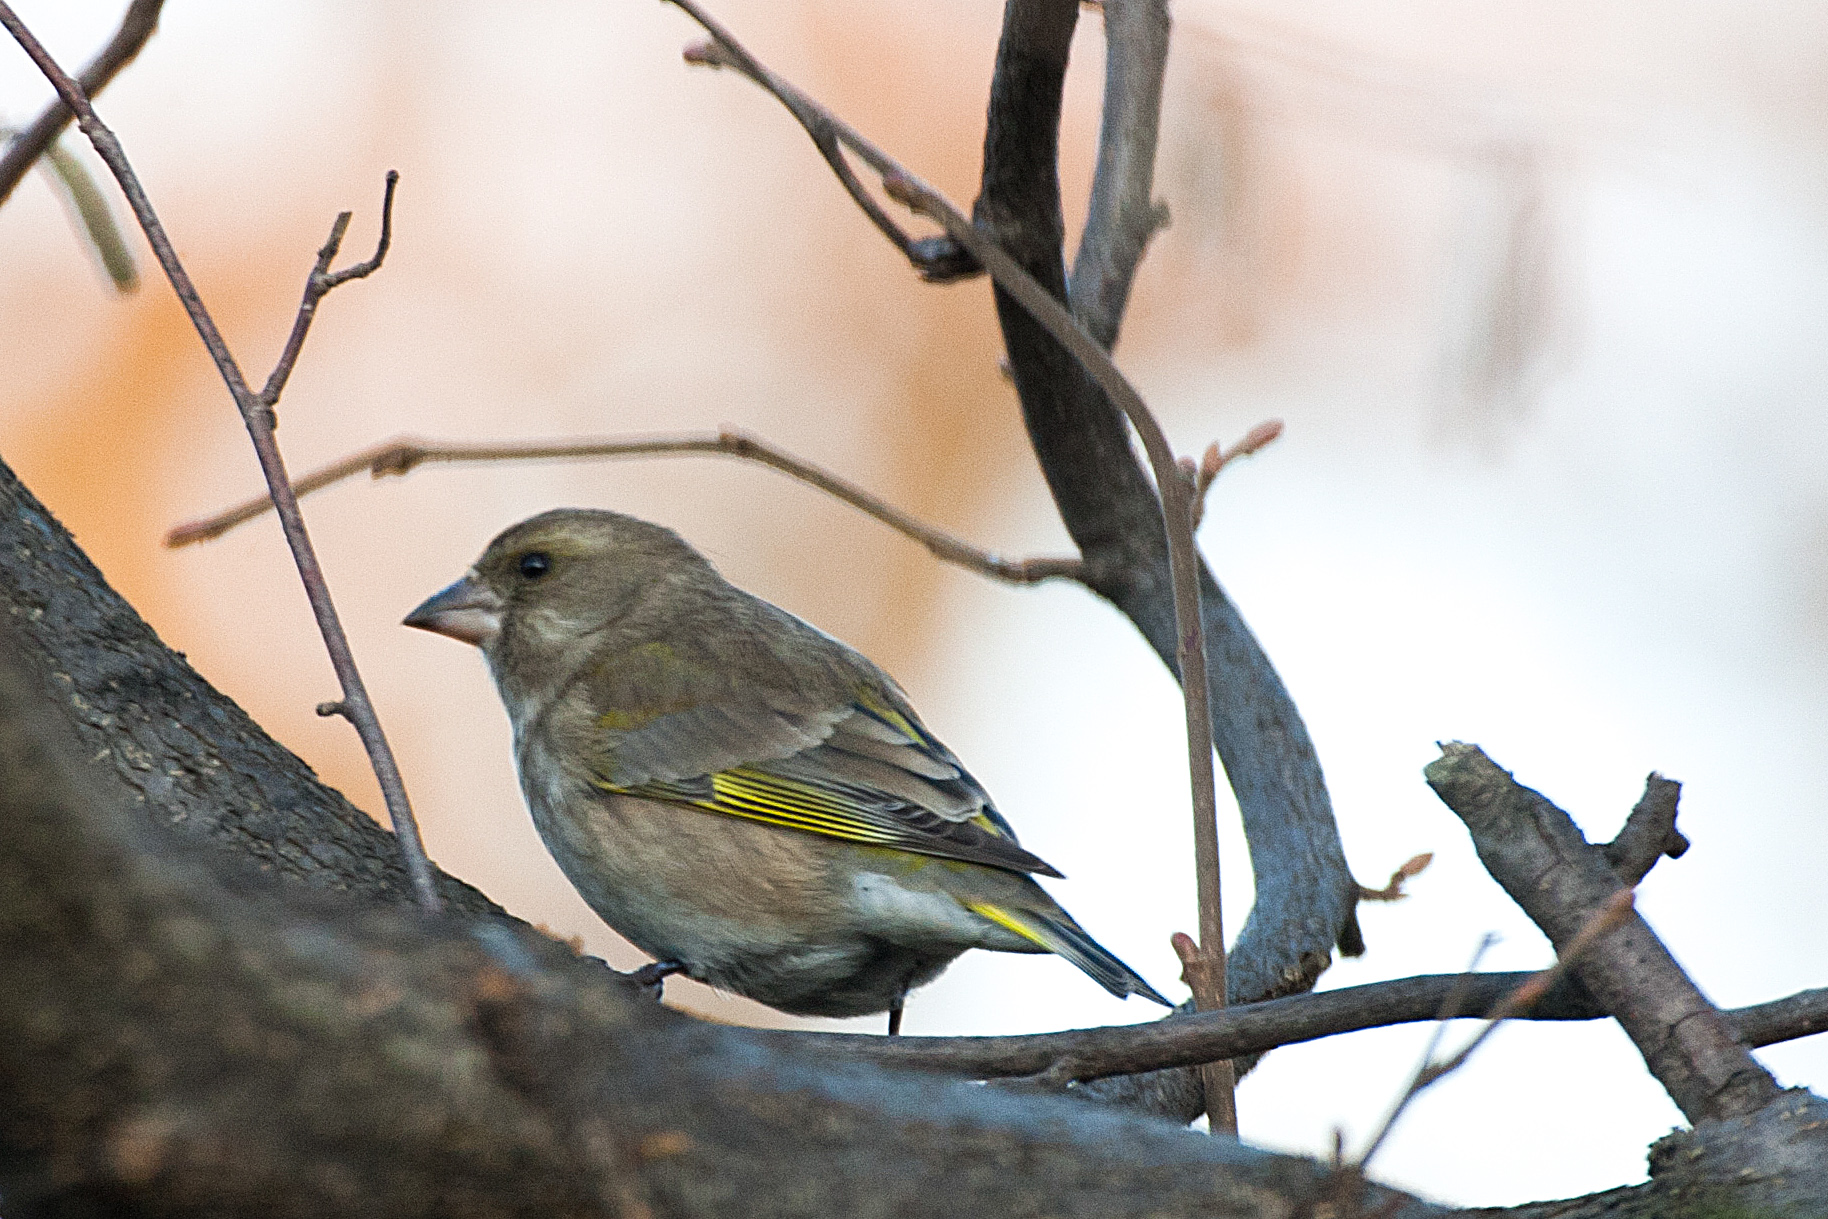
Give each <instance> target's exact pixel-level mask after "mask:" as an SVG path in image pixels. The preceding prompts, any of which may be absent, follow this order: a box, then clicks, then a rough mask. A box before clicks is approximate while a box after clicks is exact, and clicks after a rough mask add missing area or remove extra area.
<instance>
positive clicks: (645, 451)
mask: <svg viewBox="0 0 1828 1219" xmlns="http://www.w3.org/2000/svg"><path fill="white" fill-rule="evenodd" d="M691 455H708V456H722V457H735V458H740V459H742V460H745V461H753V462H758V463H760V464H761V465H765V466H767V467H769V468H770V469H774V470H779V471H780V472H781V473H783V474H785V475H787V476H788V477H789V478H794V479H798V480H799V481H800V482H803V483H806V484H807V485H809V486H813V487H817V488H818V489H819V490H821V491H823V492H825V493H826V494H827V495H830V496H833V497H834V498H836V499H839V500H842V501H843V502H844V503H847V504H849V505H851V506H852V507H853V508H856V509H858V510H859V511H861V512H864V513H867V514H868V515H870V516H872V517H874V518H876V519H877V520H879V521H881V522H882V523H883V524H885V525H887V526H888V527H889V528H891V529H894V530H896V531H897V532H899V533H902V534H905V535H906V536H907V537H910V538H912V539H913V540H914V541H916V542H919V543H920V544H921V545H922V546H925V547H926V548H927V549H928V550H929V551H931V552H932V553H933V554H934V555H936V556H937V557H939V558H941V559H944V560H945V561H946V562H948V563H956V564H958V565H959V566H961V567H964V568H968V569H969V570H971V571H975V572H977V573H978V574H980V575H984V576H989V577H991V578H992V579H997V580H1006V581H1008V582H1009V583H1011V584H1036V583H1039V582H1040V581H1042V580H1046V579H1050V578H1053V577H1056V576H1063V577H1068V578H1073V577H1076V576H1077V575H1078V574H1079V566H1080V565H1079V561H1078V560H1077V559H1048V558H1038V559H1006V558H1004V557H1002V556H1001V555H998V554H995V553H993V552H991V551H988V550H985V549H983V548H982V547H979V546H973V545H972V544H971V543H970V542H967V541H964V540H963V539H961V538H957V537H954V536H953V535H952V534H949V533H947V532H945V531H944V530H942V529H937V528H935V527H933V526H932V525H928V524H926V523H925V522H923V521H920V520H918V519H917V518H915V517H913V516H910V515H909V514H908V513H906V512H903V511H902V510H901V509H899V508H896V507H894V506H893V505H891V504H889V503H887V502H886V501H884V500H883V499H881V498H880V497H878V496H876V495H873V494H871V493H870V492H868V491H866V490H864V489H863V488H862V487H859V486H858V485H857V484H856V483H853V482H850V481H848V480H846V479H843V478H840V477H839V476H838V475H836V474H833V473H831V472H830V471H829V470H825V469H823V468H821V467H819V466H816V465H814V464H813V463H812V462H809V461H807V460H805V459H804V458H800V457H796V456H794V455H793V454H792V453H789V452H787V451H786V450H785V449H780V448H776V447H775V446H774V445H771V444H769V443H768V442H767V441H765V440H761V439H759V438H758V437H755V436H751V435H749V434H748V433H746V432H740V431H736V430H734V429H732V428H724V429H722V430H720V431H718V432H714V433H696V434H686V435H677V436H639V437H624V438H621V439H614V438H608V437H605V438H603V439H582V440H554V441H524V442H513V443H508V444H459V443H450V442H445V441H436V440H419V439H416V438H414V437H411V436H401V437H398V438H396V439H394V440H388V441H383V442H382V443H381V444H378V445H375V446H374V447H372V448H368V449H363V450H362V451H361V452H360V453H356V454H353V455H351V456H349V457H345V458H343V459H342V460H341V461H336V462H332V463H331V464H330V465H327V466H324V467H322V468H321V469H317V470H313V471H312V472H311V473H309V474H307V475H305V476H304V477H303V478H300V479H298V480H297V481H296V482H294V483H293V484H292V489H293V492H294V493H295V494H297V495H298V496H299V497H300V498H303V497H304V496H306V495H309V494H311V493H312V492H313V491H321V490H323V489H324V488H325V487H329V486H332V485H334V484H336V483H339V482H342V481H343V480H344V479H347V478H353V477H354V476H355V475H357V474H360V473H362V472H363V471H367V472H368V474H370V475H371V476H372V477H374V478H382V477H384V476H386V475H389V474H406V473H409V472H410V471H412V470H413V469H415V468H416V467H418V466H420V465H423V464H426V463H428V462H449V463H468V462H496V461H577V460H585V459H589V458H618V457H677V456H691ZM272 506H273V501H272V500H271V499H269V498H268V497H266V496H258V497H256V498H253V499H250V500H247V501H246V502H244V503H240V504H237V505H236V506H235V507H233V508H229V509H226V510H225V511H222V512H218V513H216V514H215V515H213V516H207V517H204V518H203V519H201V520H196V521H191V522H189V523H187V524H183V525H179V526H178V527H177V528H176V529H173V530H172V531H171V532H170V533H168V534H166V535H165V544H166V545H167V546H187V545H190V544H191V543H193V542H203V541H208V540H209V539H211V538H214V537H219V536H220V535H222V534H223V533H226V532H227V531H228V530H230V529H233V528H234V527H235V526H236V525H239V524H241V523H242V522H244V521H249V520H252V519H253V518H254V517H257V516H260V515H261V514H262V513H264V512H266V511H267V510H268V509H269V508H271V507H272Z"/></svg>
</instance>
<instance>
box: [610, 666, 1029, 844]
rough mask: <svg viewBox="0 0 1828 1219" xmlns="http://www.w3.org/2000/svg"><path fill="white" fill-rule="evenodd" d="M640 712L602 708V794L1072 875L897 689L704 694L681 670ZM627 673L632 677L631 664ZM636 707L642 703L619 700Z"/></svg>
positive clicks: (644, 694) (650, 689) (645, 698)
mask: <svg viewBox="0 0 1828 1219" xmlns="http://www.w3.org/2000/svg"><path fill="white" fill-rule="evenodd" d="M661 669H665V670H667V671H668V672H667V674H666V676H665V677H664V679H663V680H662V681H660V683H659V684H657V685H656V684H643V686H642V689H641V694H640V699H639V702H638V704H637V705H634V706H629V705H623V706H607V707H606V706H604V705H603V703H602V701H601V696H602V695H603V694H604V693H605V688H604V687H602V686H601V685H598V686H597V688H596V690H595V693H596V695H597V696H598V701H597V702H596V704H595V706H594V707H593V709H592V710H593V713H594V714H593V719H594V730H593V731H594V737H595V739H594V740H593V741H592V746H593V748H591V749H590V750H589V751H588V752H589V754H590V755H591V756H592V757H593V758H594V759H595V760H596V761H595V764H594V765H593V779H594V781H595V782H596V783H597V785H598V786H600V787H602V788H604V789H606V790H609V791H614V792H619V793H622V794H625V795H631V796H642V797H645V798H647V799H652V800H665V801H667V802H669V803H674V804H686V805H691V806H692V807H695V808H701V809H704V810H706V811H709V812H716V813H723V814H726V815H729V816H733V817H742V818H745V819H747V820H751V821H760V822H764V823H766V824H769V825H778V826H782V827H785V828H788V829H796V830H804V831H807V832H809V833H814V834H823V835H825V836H827V837H830V838H838V839H842V840H844V841H847V842H855V843H859V844H862V845H867V846H878V847H886V848H889V849H893V850H901V851H908V852H912V853H914V854H918V855H929V856H935V857H938V858H942V859H957V860H962V861H964V862H967V863H981V864H988V865H990V866H992V867H998V868H1007V869H1010V870H1011V871H1016V872H1039V873H1042V874H1043V875H1047V876H1059V875H1060V873H1059V872H1057V871H1056V870H1055V869H1054V868H1052V867H1051V866H1049V865H1048V864H1047V863H1045V862H1043V861H1042V860H1041V859H1039V858H1038V857H1036V856H1035V855H1033V854H1031V853H1029V852H1028V851H1026V850H1023V849H1022V847H1021V846H1020V845H1019V844H1018V843H1017V842H1016V837H1015V833H1014V831H1013V830H1011V829H1010V827H1009V823H1008V822H1006V821H1005V820H1003V817H1002V815H1001V814H1000V813H998V812H997V811H996V806H995V805H994V804H992V803H991V801H990V797H989V795H988V794H987V793H986V792H985V791H984V789H983V787H982V786H981V785H980V784H979V783H978V781H977V780H976V779H974V778H972V777H971V775H970V773H969V772H968V771H966V770H965V768H964V767H963V766H962V765H960V763H959V761H958V759H957V758H956V757H954V756H953V755H952V752H951V751H950V750H948V749H947V748H946V747H945V746H944V745H943V744H941V743H940V742H939V741H938V740H937V739H935V738H934V737H933V735H932V734H931V733H929V732H928V731H927V730H926V729H925V728H924V727H923V726H922V725H921V724H920V722H919V720H918V719H916V718H915V716H914V715H913V713H912V711H911V709H909V708H907V707H906V705H905V703H904V702H903V701H902V699H901V698H900V697H899V694H898V692H895V691H893V690H891V689H889V688H886V687H882V686H878V685H876V684H875V683H873V682H868V681H864V682H860V683H858V684H857V686H856V688H855V689H854V690H853V693H852V698H851V699H850V700H849V701H848V702H845V701H839V702H836V703H835V705H824V703H823V700H821V705H819V706H817V707H813V706H808V705H805V702H804V700H801V699H798V698H795V697H792V696H776V697H773V698H764V699H757V698H753V697H751V698H747V699H744V700H743V701H740V702H733V701H730V695H729V694H728V693H725V694H724V696H723V697H719V698H710V697H705V696H706V695H707V694H709V693H711V691H708V690H705V689H695V688H694V687H695V686H696V685H697V683H695V682H694V680H693V678H692V675H691V673H689V672H681V671H679V670H678V667H677V666H675V665H671V664H662V665H659V666H656V673H658V672H659V670H661ZM623 674H624V676H625V675H626V669H625V668H624V669H623ZM618 701H621V702H623V703H625V704H626V703H628V701H629V700H626V699H623V700H618Z"/></svg>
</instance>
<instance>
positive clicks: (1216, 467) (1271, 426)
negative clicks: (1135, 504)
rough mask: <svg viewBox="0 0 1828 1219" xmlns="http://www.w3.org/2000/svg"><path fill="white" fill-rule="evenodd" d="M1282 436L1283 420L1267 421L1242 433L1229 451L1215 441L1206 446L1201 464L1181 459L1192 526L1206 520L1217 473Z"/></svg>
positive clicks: (1196, 526)
mask: <svg viewBox="0 0 1828 1219" xmlns="http://www.w3.org/2000/svg"><path fill="white" fill-rule="evenodd" d="M1281 435H1282V420H1280V419H1270V420H1267V421H1265V422H1263V423H1259V424H1258V425H1257V426H1256V427H1254V428H1252V429H1250V431H1248V432H1246V433H1244V438H1243V439H1242V440H1240V441H1238V443H1236V444H1234V445H1232V446H1231V447H1230V448H1229V449H1221V448H1220V447H1219V442H1218V441H1216V440H1215V441H1213V442H1212V443H1211V444H1209V445H1207V446H1206V452H1205V453H1204V454H1202V455H1201V457H1200V464H1199V465H1197V466H1196V465H1194V464H1193V458H1191V457H1183V458H1181V472H1182V473H1183V474H1185V475H1186V476H1187V478H1188V480H1189V481H1190V482H1192V483H1193V527H1194V528H1195V529H1198V528H1199V527H1200V522H1201V521H1203V520H1205V519H1206V493H1207V492H1208V491H1210V490H1212V484H1213V482H1214V481H1216V480H1217V479H1218V477H1219V473H1220V471H1222V470H1224V469H1225V467H1226V466H1228V465H1230V464H1231V463H1232V462H1234V461H1237V460H1239V459H1240V458H1243V457H1251V456H1254V455H1255V454H1257V453H1258V452H1261V451H1262V450H1263V449H1264V448H1265V447H1267V446H1268V445H1269V444H1270V443H1271V442H1272V441H1274V440H1275V439H1276V438H1277V437H1279V436H1281Z"/></svg>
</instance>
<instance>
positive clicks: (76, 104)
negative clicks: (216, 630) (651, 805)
mask: <svg viewBox="0 0 1828 1219" xmlns="http://www.w3.org/2000/svg"><path fill="white" fill-rule="evenodd" d="M0 25H4V26H5V27H6V30H7V32H8V33H10V34H12V36H13V38H14V39H15V40H16V41H17V42H18V43H19V45H20V46H21V47H22V48H24V50H25V53H26V54H27V55H29V56H31V57H32V60H33V62H34V63H36V64H37V65H38V68H39V70H40V71H41V72H43V73H44V74H45V77H46V78H47V79H49V80H50V82H51V84H52V85H53V86H54V87H55V88H56V90H57V94H58V96H59V97H60V98H62V99H63V102H64V104H65V105H66V106H68V107H69V108H70V110H71V112H72V113H74V114H75V116H76V119H77V122H78V123H79V124H80V125H81V127H82V130H83V134H84V135H86V136H88V137H89V142H90V143H91V144H93V145H94V146H95V151H96V153H97V154H99V155H100V157H101V159H102V160H103V162H105V163H106V164H107V166H108V168H109V170H111V171H112V172H113V174H114V177H115V180H116V181H117V182H119V183H120V186H121V191H122V193H123V194H125V195H126V196H127V202H128V204H129V205H130V206H131V207H132V208H133V214H134V217H135V218H136V219H137V220H138V221H139V223H140V228H141V230H142V231H144V232H145V234H146V240H147V242H148V243H149V244H150V245H151V246H152V250H153V253H154V255H156V256H157V257H158V260H159V265H160V266H162V267H163V268H164V269H165V275H166V278H167V279H169V280H170V281H171V286H172V290H173V291H174V292H176V293H177V295H178V299H179V301H181V302H182V303H183V305H184V310H185V312H186V313H188V314H189V315H190V320H191V324H192V325H193V326H195V327H196V330H197V335H198V337H199V338H201V339H202V340H203V345H204V347H206V348H207V349H208V350H209V354H210V358H211V359H212V360H213V361H214V362H215V365H216V369H217V371H218V372H220V373H221V374H222V379H223V382H224V383H225V384H226V385H227V386H228V389H229V393H230V395H232V396H233V398H234V399H235V407H236V409H237V410H239V411H240V412H241V418H242V422H243V423H244V424H246V426H247V429H248V436H249V438H250V439H251V440H252V441H253V443H254V452H255V454H256V455H257V456H258V457H259V459H260V471H261V473H262V474H263V475H264V476H265V477H266V481H267V490H268V493H269V494H270V495H271V496H272V498H273V505H274V508H275V509H276V510H277V511H278V513H279V520H280V524H281V526H282V527H283V528H284V530H285V535H286V542H287V544H288V545H289V546H290V547H291V549H292V559H293V562H294V563H296V564H297V566H298V574H299V579H300V580H301V581H302V582H303V583H304V586H305V595H306V597H307V598H308V599H309V600H310V602H311V612H312V614H313V615H314V616H315V617H316V619H317V626H318V631H319V632H320V633H321V634H322V635H323V637H324V647H325V650H327V651H328V652H329V653H330V663H331V665H332V667H334V668H335V670H336V675H337V680H338V682H339V683H341V685H342V689H343V697H342V700H341V701H342V704H343V706H342V714H343V715H344V716H345V717H346V718H348V720H349V721H350V722H351V723H352V724H354V725H355V729H356V733H357V735H359V736H360V737H361V738H362V746H363V748H364V749H366V750H367V752H368V759H369V762H370V764H371V765H373V767H374V771H375V777H376V779H378V780H379V781H380V785H381V792H382V795H383V797H384V798H385V799H386V801H387V811H388V815H389V817H390V819H391V820H392V822H393V827H394V835H395V838H396V839H397V840H398V842H399V844H400V854H401V857H402V859H403V861H404V863H405V865H406V871H407V875H408V876H409V877H410V878H411V880H412V886H413V893H414V896H415V897H416V898H417V899H418V902H419V905H420V906H421V907H422V908H424V909H425V910H427V911H429V912H433V913H436V912H437V911H439V910H441V909H443V902H442V900H441V899H440V898H439V896H438V890H437V888H436V885H435V882H434V880H433V877H432V866H431V861H430V860H428V859H427V858H426V856H425V847H424V845H423V844H422V843H421V841H420V839H419V827H418V823H417V822H416V821H415V820H414V819H413V811H412V805H411V804H410V803H409V802H408V800H407V797H406V786H405V784H404V783H403V782H402V781H401V778H400V770H399V767H398V765H397V764H396V763H395V762H394V757H393V750H392V749H391V748H390V747H389V746H388V743H387V737H386V736H385V735H384V734H383V733H382V731H381V723H380V720H379V719H378V718H377V717H376V715H375V711H374V705H373V704H372V703H371V702H370V701H369V699H368V691H367V688H366V687H365V686H364V684H363V682H362V675H361V673H360V671H359V670H358V669H357V668H356V664H355V656H354V654H353V653H352V652H351V651H350V648H349V639H348V636H346V635H345V634H344V633H343V625H342V622H341V621H340V620H339V619H338V618H337V613H336V607H335V605H334V604H333V603H332V602H331V599H330V587H329V585H328V584H327V583H326V582H325V580H324V574H323V569H322V568H321V567H320V566H319V565H318V561H317V553H316V551H315V550H314V549H313V548H312V546H311V537H310V534H308V533H307V532H306V531H305V519H304V517H303V516H302V515H301V514H300V513H299V510H298V500H297V498H296V497H294V496H293V494H292V484H291V482H290V481H289V480H288V479H287V478H286V467H285V461H284V459H283V458H282V457H281V456H280V453H279V445H278V443H277V442H276V441H275V440H274V438H273V423H274V418H273V404H274V402H275V401H276V400H277V398H278V395H279V391H280V390H281V389H283V388H284V386H285V380H286V377H287V376H288V375H290V373H291V370H292V365H293V363H294V362H295V361H296V360H297V358H298V352H299V349H300V347H301V346H302V344H303V342H304V336H305V333H306V331H308V330H309V328H310V325H311V317H312V315H313V314H314V313H315V311H316V306H317V302H318V301H319V300H320V299H322V297H323V295H324V294H325V293H326V292H328V291H329V290H330V289H331V288H334V287H336V286H337V285H338V284H341V283H344V282H346V281H347V280H349V279H351V278H358V277H360V276H363V275H367V274H369V273H370V272H371V271H373V270H374V269H375V268H376V267H378V266H379V265H380V260H381V256H382V255H383V254H384V253H385V252H386V246H385V244H384V243H383V244H382V245H381V246H380V247H379V248H377V250H376V251H375V256H374V257H373V258H371V259H369V260H368V261H367V262H365V263H361V264H358V265H357V266H355V267H352V268H350V269H349V270H348V271H340V272H334V273H333V272H331V271H330V262H331V260H332V259H334V258H335V257H336V252H337V249H338V248H339V247H340V246H341V244H342V240H343V234H344V232H345V231H346V230H347V229H348V227H349V215H348V213H344V214H343V215H341V216H338V217H337V220H336V223H335V225H334V226H333V227H332V228H331V231H330V240H329V241H328V242H326V243H325V245H324V248H323V249H321V250H319V251H318V256H317V261H316V263H315V264H314V265H313V267H312V269H311V275H310V277H309V279H308V280H307V281H306V286H305V299H304V303H303V304H302V305H301V306H300V309H299V318H298V320H297V321H296V322H295V323H294V325H293V330H292V338H291V339H289V340H288V341H287V344H286V350H285V353H284V354H283V355H282V356H281V358H280V361H279V364H278V365H277V366H276V367H275V368H274V370H273V375H272V376H271V377H270V378H268V381H267V387H266V390H264V391H263V392H261V393H259V394H256V393H254V391H253V390H251V389H250V388H248V384H247V381H246V379H245V378H244V377H243V376H242V374H241V368H240V366H239V365H238V364H236V362H235V357H234V355H233V354H232V353H231V352H230V351H229V349H228V344H227V343H226V342H225V341H224V340H223V337H222V332H221V331H220V330H218V329H217V328H216V323H215V319H213V318H212V317H211V316H210V313H209V310H208V309H207V308H206V307H205V306H204V304H203V298H202V297H200V296H199V295H198V294H197V289H196V286H195V285H194V284H193V283H192V282H191V279H190V275H189V273H187V272H186V271H185V270H184V265H183V263H181V262H180V261H179V260H178V254H177V251H176V250H175V249H173V248H172V244H171V239H170V238H169V237H167V236H166V233H165V227H164V225H162V224H161V223H160V222H159V217H158V213H157V212H155V211H154V210H153V206H152V201H151V200H150V199H148V198H147V197H146V191H145V189H144V188H143V187H142V186H141V185H140V180H139V177H138V175H136V174H135V173H134V171H133V166H132V165H131V164H129V163H128V160H127V154H126V153H125V151H123V150H122V148H121V142H120V140H119V139H118V138H117V137H116V136H115V134H114V132H113V131H111V130H109V128H108V127H107V125H106V124H104V123H103V122H102V121H101V119H100V118H98V117H97V116H96V113H95V109H94V107H92V106H91V105H90V104H89V99H88V97H87V96H85V94H84V93H83V90H82V88H81V86H79V85H78V84H77V83H76V82H75V81H73V80H71V79H70V77H69V75H68V74H67V73H66V72H65V71H64V70H63V69H62V68H61V67H59V66H58V64H57V61H56V60H54V59H52V58H51V56H50V54H49V53H48V52H47V51H46V50H45V49H44V47H43V46H42V45H41V44H40V43H39V41H38V39H37V38H36V37H34V36H33V34H32V32H31V31H30V30H29V29H27V28H26V26H25V24H24V23H23V22H21V21H20V20H19V17H18V15H17V14H16V13H14V12H13V9H12V6H11V5H9V4H7V3H5V0H0ZM393 181H394V176H393V175H391V174H390V175H389V180H388V187H387V199H388V200H389V201H390V202H391V200H392V198H393ZM388 231H389V226H388V221H387V220H386V219H385V218H383V221H382V232H383V234H384V235H385V234H386V233H387V232H388Z"/></svg>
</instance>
